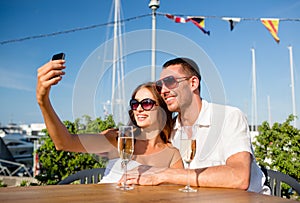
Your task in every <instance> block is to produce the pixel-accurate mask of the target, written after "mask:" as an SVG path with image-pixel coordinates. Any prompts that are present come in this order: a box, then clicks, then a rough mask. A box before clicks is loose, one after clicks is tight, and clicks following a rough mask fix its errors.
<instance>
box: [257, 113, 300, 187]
mask: <svg viewBox="0 0 300 203" xmlns="http://www.w3.org/2000/svg"><path fill="white" fill-rule="evenodd" d="M294 119H296V117H295V116H293V115H290V116H289V117H288V118H287V119H286V121H285V122H283V123H282V124H280V123H274V125H273V126H272V127H270V125H269V123H268V122H266V121H265V122H263V123H262V125H261V126H259V128H258V131H259V135H258V136H256V137H255V141H254V142H253V145H254V147H255V156H256V159H257V162H258V163H259V164H260V165H261V166H263V167H265V168H268V169H272V170H276V171H280V172H282V173H285V174H288V175H290V176H291V177H293V178H295V179H296V180H297V181H298V182H299V180H300V171H299V168H300V156H299V154H300V130H299V129H297V128H294V127H293V126H292V125H290V123H291V122H292V121H293V120H294ZM285 188H287V187H285Z"/></svg>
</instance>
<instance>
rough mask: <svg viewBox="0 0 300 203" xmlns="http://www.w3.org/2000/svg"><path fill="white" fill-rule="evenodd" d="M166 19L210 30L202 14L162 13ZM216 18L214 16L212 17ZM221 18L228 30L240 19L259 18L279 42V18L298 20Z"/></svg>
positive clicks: (205, 31) (207, 32)
mask: <svg viewBox="0 0 300 203" xmlns="http://www.w3.org/2000/svg"><path fill="white" fill-rule="evenodd" d="M163 15H165V16H166V17H167V18H168V19H170V20H173V21H174V22H175V23H187V22H192V23H193V24H194V25H196V26H197V27H198V28H199V29H200V30H201V31H202V32H203V33H204V34H207V35H210V31H209V30H206V29H205V18H206V17H204V16H188V17H186V18H185V17H181V16H176V15H172V14H163ZM214 18H216V17H214ZM221 19H222V20H225V21H228V22H229V26H230V30H231V31H232V30H233V29H234V27H235V25H236V24H237V23H239V22H240V21H241V20H260V21H261V23H262V24H263V25H264V26H265V28H267V30H268V31H269V32H270V34H271V35H272V37H273V38H274V40H275V41H276V42H277V43H279V42H280V39H279V37H278V27H279V21H280V20H294V21H300V19H279V18H255V19H246V18H236V17H222V18H221Z"/></svg>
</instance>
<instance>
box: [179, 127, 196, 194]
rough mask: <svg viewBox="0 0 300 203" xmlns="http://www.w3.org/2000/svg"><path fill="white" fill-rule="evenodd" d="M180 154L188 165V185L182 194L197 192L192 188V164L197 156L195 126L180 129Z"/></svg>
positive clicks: (182, 189)
mask: <svg viewBox="0 0 300 203" xmlns="http://www.w3.org/2000/svg"><path fill="white" fill-rule="evenodd" d="M180 154H181V157H182V159H183V161H184V162H185V163H186V164H187V172H188V173H187V185H186V186H185V187H184V188H181V189H179V191H181V192H197V190H196V189H193V188H191V187H190V163H191V162H192V161H193V159H194V157H195V154H196V136H195V132H194V127H193V126H182V127H181V129H180Z"/></svg>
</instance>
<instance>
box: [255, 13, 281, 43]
mask: <svg viewBox="0 0 300 203" xmlns="http://www.w3.org/2000/svg"><path fill="white" fill-rule="evenodd" d="M260 21H261V22H262V24H263V25H264V26H265V27H266V28H267V29H268V30H269V32H270V33H271V35H272V36H273V38H274V39H275V41H276V42H277V43H279V41H280V39H279V37H278V36H277V32H278V26H279V19H275V18H261V19H260Z"/></svg>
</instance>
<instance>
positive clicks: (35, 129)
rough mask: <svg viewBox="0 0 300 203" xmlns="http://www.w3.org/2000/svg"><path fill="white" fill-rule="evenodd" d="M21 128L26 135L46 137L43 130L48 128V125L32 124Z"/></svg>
mask: <svg viewBox="0 0 300 203" xmlns="http://www.w3.org/2000/svg"><path fill="white" fill-rule="evenodd" d="M20 127H21V128H22V129H23V131H25V134H26V135H44V134H43V133H42V130H43V129H45V128H46V125H45V123H31V124H29V125H26V124H22V125H20Z"/></svg>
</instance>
